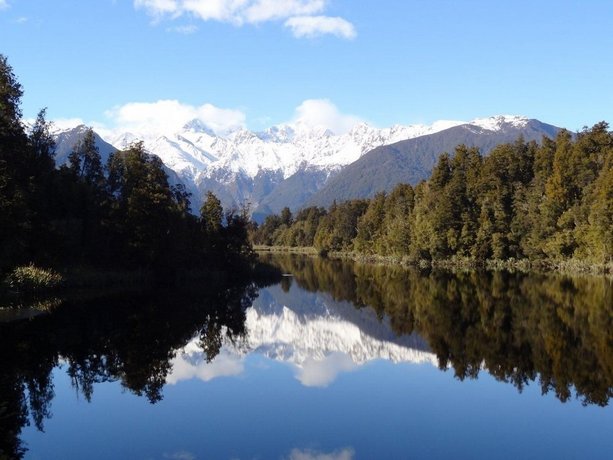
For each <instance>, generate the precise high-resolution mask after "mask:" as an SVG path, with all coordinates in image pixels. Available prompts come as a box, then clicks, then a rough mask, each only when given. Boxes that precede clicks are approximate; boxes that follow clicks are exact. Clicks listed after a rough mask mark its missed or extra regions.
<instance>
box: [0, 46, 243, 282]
mask: <svg viewBox="0 0 613 460" xmlns="http://www.w3.org/2000/svg"><path fill="white" fill-rule="evenodd" d="M21 95H22V90H21V86H20V85H19V83H18V82H17V80H16V78H15V76H14V74H13V71H12V68H11V67H10V66H9V65H8V62H7V59H6V58H5V57H4V56H2V55H0V215H1V216H2V218H1V219H0V273H2V272H5V271H6V272H8V271H10V270H11V269H12V268H14V267H15V266H18V265H20V264H24V263H28V262H30V261H31V262H33V263H35V264H36V265H41V266H65V265H94V266H101V267H104V268H108V267H127V268H139V267H140V268H144V269H148V270H151V271H153V272H154V273H155V276H156V277H157V278H158V279H159V280H160V281H164V282H169V283H172V282H173V280H174V279H175V278H176V277H177V274H178V272H180V271H184V270H188V269H197V268H203V267H212V266H214V267H217V269H220V270H221V269H223V268H224V267H227V266H228V264H232V265H233V266H234V267H233V268H236V266H238V265H245V264H249V263H251V260H250V259H249V257H250V256H251V247H250V245H249V241H248V239H247V229H248V226H249V222H248V219H247V217H246V213H245V212H243V211H241V212H240V213H237V212H230V213H228V214H227V215H226V216H225V225H224V223H223V209H222V208H221V205H220V203H219V200H218V199H217V198H216V197H215V196H214V195H213V194H212V193H210V192H209V193H208V194H207V197H206V200H205V204H204V206H203V209H202V210H201V215H200V216H199V217H197V216H194V215H192V214H191V212H190V201H189V198H190V194H189V193H188V192H187V191H186V190H185V187H183V186H182V185H171V184H169V181H168V177H167V175H166V173H165V171H164V166H163V164H162V161H161V160H160V159H159V158H158V157H156V156H154V155H151V154H149V153H148V152H146V151H145V149H144V146H143V144H142V142H136V143H134V144H133V145H131V146H130V147H129V148H128V149H127V150H125V151H122V152H115V153H113V154H111V155H110V156H109V159H108V162H107V164H106V165H105V166H103V165H102V161H101V157H100V152H99V149H98V147H97V146H96V139H95V135H94V132H93V131H92V130H91V128H90V129H88V130H87V131H86V132H85V135H84V136H83V137H82V139H81V140H80V141H79V142H78V143H77V144H76V145H75V146H74V147H73V150H72V152H71V153H70V155H69V157H68V159H69V163H68V165H66V166H62V167H60V168H56V167H55V162H54V155H55V143H54V141H53V138H52V136H51V134H50V132H51V131H50V124H49V123H48V122H47V121H46V120H45V110H41V111H40V113H39V115H38V117H37V118H36V121H35V123H34V125H33V126H32V128H31V129H30V130H29V131H26V129H25V127H24V126H23V125H22V124H21V121H20V118H21V112H20V108H19V104H20V98H21ZM228 268H229V267H228Z"/></svg>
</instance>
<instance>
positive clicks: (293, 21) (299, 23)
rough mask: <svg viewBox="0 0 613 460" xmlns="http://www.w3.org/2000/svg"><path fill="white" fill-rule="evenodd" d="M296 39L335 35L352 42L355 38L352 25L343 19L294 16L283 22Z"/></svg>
mask: <svg viewBox="0 0 613 460" xmlns="http://www.w3.org/2000/svg"><path fill="white" fill-rule="evenodd" d="M284 25H285V27H288V28H290V29H291V30H292V33H293V34H294V36H295V37H296V38H314V37H318V36H320V35H326V34H331V35H336V36H337V37H340V38H346V39H347V40H352V39H354V38H355V37H356V35H357V34H356V31H355V27H354V26H353V24H351V23H350V22H349V21H346V20H345V19H343V18H338V17H336V18H332V17H328V16H296V17H292V18H289V19H288V20H287V21H285V24H284Z"/></svg>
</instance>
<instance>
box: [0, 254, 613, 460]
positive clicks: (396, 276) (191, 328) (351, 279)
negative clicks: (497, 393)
mask: <svg viewBox="0 0 613 460" xmlns="http://www.w3.org/2000/svg"><path fill="white" fill-rule="evenodd" d="M270 262H271V263H274V265H276V266H277V267H278V268H279V269H280V270H281V271H282V272H288V273H292V274H293V275H294V277H293V278H290V277H285V278H283V279H281V278H280V277H279V276H278V272H274V271H270V273H275V274H276V275H274V276H272V277H266V280H262V281H258V282H253V281H240V282H238V281H235V282H234V283H232V284H228V283H226V284H224V283H213V282H211V283H208V284H207V286H206V287H204V288H202V289H188V290H186V289H184V290H182V291H181V292H180V293H178V292H166V293H154V294H150V295H141V296H136V297H131V298H125V297H118V298H111V299H105V300H103V301H102V300H100V301H90V302H80V303H77V302H70V303H69V302H66V303H64V304H63V305H61V306H60V307H58V308H57V309H56V310H55V311H54V312H53V313H52V314H48V315H45V316H39V317H36V318H34V319H32V320H22V321H18V322H13V323H0V364H1V366H2V373H1V376H0V395H1V397H0V459H3V458H16V457H17V458H18V457H20V456H22V455H23V453H24V447H23V446H22V445H21V442H20V440H19V435H20V432H21V429H22V427H23V426H25V425H26V424H28V423H33V424H34V425H35V426H36V427H37V428H39V429H41V430H42V429H43V422H44V420H45V419H46V418H48V417H50V414H51V411H50V407H51V400H52V399H53V397H54V389H53V382H52V379H51V372H52V370H53V369H54V367H56V366H57V365H58V364H59V363H60V361H61V363H62V364H63V365H65V366H66V367H67V372H68V375H69V376H70V378H71V380H72V383H73V386H74V387H75V388H76V389H77V390H78V391H79V393H80V394H81V395H83V397H84V398H85V399H87V400H91V399H92V397H93V392H94V386H95V384H96V383H99V382H106V381H119V382H120V383H121V385H122V386H123V387H124V388H126V389H128V390H129V391H131V392H133V393H135V394H137V395H142V396H145V397H146V398H147V399H148V400H149V401H150V402H151V403H155V402H157V401H160V400H161V399H162V397H163V392H162V389H163V386H164V384H165V382H166V378H167V376H168V374H169V372H170V370H171V364H170V363H171V360H172V359H173V357H174V356H175V353H176V350H178V349H181V348H182V347H183V346H185V345H186V344H187V343H188V342H189V341H190V340H191V339H192V338H193V337H194V336H199V337H200V345H201V346H202V348H203V349H204V351H205V354H206V359H207V360H208V361H210V360H212V359H213V358H214V357H215V356H216V355H217V354H218V353H219V350H220V347H221V345H222V343H223V341H224V340H225V339H226V338H227V339H229V340H235V339H237V338H239V337H241V335H243V334H245V309H246V308H247V307H248V306H250V305H251V303H252V301H253V299H254V298H255V297H256V296H257V292H258V287H261V286H263V285H265V284H266V281H273V280H274V281H275V282H282V283H283V284H282V287H283V288H284V289H285V290H289V288H290V286H291V283H293V282H295V283H297V284H298V285H299V286H300V287H301V288H302V289H306V290H308V291H311V292H318V291H319V292H325V293H327V294H328V295H330V296H332V297H333V298H334V300H337V301H349V302H352V303H353V305H354V306H355V307H356V308H363V307H365V306H367V305H368V306H371V307H372V308H374V309H375V311H376V312H377V314H378V315H379V317H380V318H383V317H384V316H388V317H389V319H390V323H391V326H392V328H393V329H394V331H395V332H396V333H397V334H410V333H412V332H417V333H418V334H420V335H421V336H422V337H423V338H424V339H426V340H427V342H428V343H429V346H430V348H431V349H432V351H433V352H434V353H436V355H437V356H438V359H439V362H440V367H441V369H448V368H450V367H451V368H452V369H453V372H454V373H455V375H456V376H457V377H458V378H459V379H465V378H467V377H468V378H476V377H477V376H478V375H479V373H480V372H481V371H482V370H484V369H485V370H487V372H489V373H490V374H492V375H493V376H494V377H495V378H496V379H498V380H501V381H505V382H509V383H512V384H513V385H515V386H516V387H517V388H518V389H519V390H520V391H521V390H522V389H523V387H524V386H525V385H526V384H528V383H530V382H534V381H537V382H539V384H540V386H541V388H542V391H543V393H547V392H550V391H552V392H554V393H555V395H556V396H557V397H558V398H559V399H560V400H561V401H567V400H568V399H569V398H571V397H572V395H573V393H575V394H576V396H577V397H578V398H579V399H580V400H581V402H582V403H583V404H586V405H587V404H596V405H601V406H604V405H607V404H608V401H609V398H610V397H611V394H612V386H613V385H612V384H613V338H612V336H611V332H610V331H612V330H613V288H612V284H613V283H612V280H611V279H610V278H605V277H590V276H575V277H570V276H563V275H556V274H549V275H544V274H523V273H507V272H460V273H451V272H420V271H417V270H407V269H403V268H399V267H383V266H371V265H359V264H354V263H352V262H347V261H338V260H326V259H320V258H308V257H303V256H298V257H297V256H289V255H287V256H275V257H273V258H272V259H271V260H270ZM213 285H217V287H216V288H215V289H213V288H211V286H213Z"/></svg>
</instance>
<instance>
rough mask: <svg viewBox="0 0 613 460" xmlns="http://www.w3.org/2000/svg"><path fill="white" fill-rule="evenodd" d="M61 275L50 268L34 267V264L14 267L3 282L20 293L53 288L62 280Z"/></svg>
mask: <svg viewBox="0 0 613 460" xmlns="http://www.w3.org/2000/svg"><path fill="white" fill-rule="evenodd" d="M63 280H64V279H63V277H62V275H60V274H59V273H57V272H56V271H54V270H52V269H45V268H40V267H36V266H35V265H34V264H30V265H25V266H20V267H16V268H15V269H14V270H13V271H12V272H10V273H9V274H8V275H7V276H6V278H5V280H4V282H5V283H6V285H7V286H8V287H9V288H10V289H14V290H16V291H18V292H22V293H36V292H41V291H44V290H49V289H54V288H57V287H58V286H60V285H61V284H62V282H63Z"/></svg>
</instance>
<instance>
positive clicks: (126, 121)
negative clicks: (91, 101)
mask: <svg viewBox="0 0 613 460" xmlns="http://www.w3.org/2000/svg"><path fill="white" fill-rule="evenodd" d="M106 115H107V117H109V118H110V119H111V120H112V122H113V123H114V124H115V127H116V129H117V130H122V131H135V132H139V133H157V134H161V133H169V132H175V131H178V130H179V129H180V128H181V127H183V126H184V125H185V124H186V123H187V122H189V121H191V120H194V119H197V120H200V121H201V122H202V123H204V124H205V125H206V126H208V127H209V128H210V129H212V130H213V131H214V132H216V133H218V134H221V133H224V132H226V131H228V130H230V129H233V128H238V127H241V126H244V124H245V114H244V113H243V112H241V111H240V110H235V109H222V108H219V107H216V106H214V105H212V104H203V105H200V106H193V105H189V104H182V103H181V102H179V101H177V100H160V101H157V102H130V103H128V104H124V105H122V106H119V107H115V108H113V109H112V110H109V111H108V112H106Z"/></svg>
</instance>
